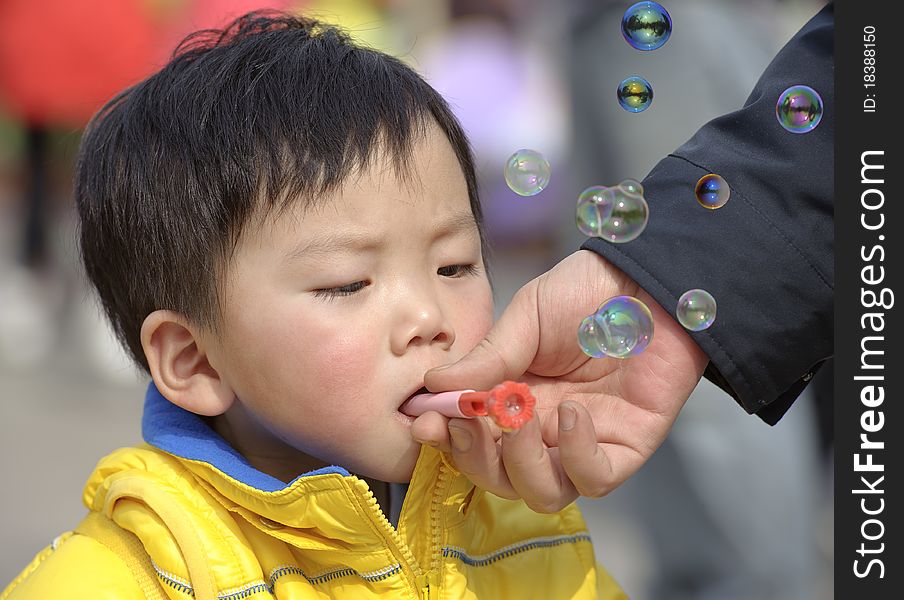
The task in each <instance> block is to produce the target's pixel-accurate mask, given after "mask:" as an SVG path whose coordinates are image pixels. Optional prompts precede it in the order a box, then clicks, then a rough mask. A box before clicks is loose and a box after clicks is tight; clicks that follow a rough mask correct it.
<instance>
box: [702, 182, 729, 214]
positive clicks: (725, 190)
mask: <svg viewBox="0 0 904 600" xmlns="http://www.w3.org/2000/svg"><path fill="white" fill-rule="evenodd" d="M694 193H695V194H696V195H697V202H699V203H700V206H702V207H703V208H708V209H710V210H716V209H717V208H722V207H723V206H725V203H726V202H728V198H729V197H730V196H731V188H729V187H728V182H727V181H725V180H724V179H723V178H722V177H721V176H719V175H716V174H715V173H710V174H708V175H704V176H703V177H701V178H700V179H699V181H697V187H696V188H695V189H694Z"/></svg>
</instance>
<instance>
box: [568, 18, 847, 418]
mask: <svg viewBox="0 0 904 600" xmlns="http://www.w3.org/2000/svg"><path fill="white" fill-rule="evenodd" d="M833 31H834V14H833V7H832V5H829V6H827V7H826V8H824V9H823V10H822V11H821V12H820V13H819V14H817V15H816V16H815V17H814V18H813V19H812V20H810V22H808V23H807V24H806V25H805V26H804V28H803V29H802V30H801V31H800V32H798V33H797V35H795V36H794V38H792V39H791V41H790V42H788V44H787V45H786V46H785V47H784V48H783V49H782V50H781V52H779V54H778V55H777V56H776V57H775V59H774V60H773V61H772V63H770V65H769V66H768V67H767V69H766V71H765V73H764V74H763V75H762V77H761V78H760V80H759V82H758V83H757V85H756V87H755V89H754V90H753V93H752V94H751V95H750V97H749V98H748V100H747V102H746V104H745V106H744V107H743V108H742V109H740V110H738V111H735V112H733V113H730V114H727V115H724V116H722V117H719V118H717V119H715V120H713V121H711V122H709V123H707V124H706V125H704V126H703V127H702V128H701V129H700V130H699V131H698V132H697V133H696V134H695V135H694V137H693V138H691V140H690V141H688V142H687V143H686V144H684V145H683V146H681V147H680V148H679V149H678V150H676V151H675V152H674V153H673V154H671V155H669V156H668V157H666V158H665V159H664V160H662V161H661V162H660V163H659V164H658V165H657V166H656V167H655V168H654V169H653V170H652V171H651V172H650V174H649V175H648V176H647V178H646V179H645V180H644V181H643V186H644V194H645V197H646V199H647V201H648V203H649V206H650V217H649V222H648V224H647V228H646V230H645V231H644V233H643V234H642V235H641V236H640V237H638V238H637V239H635V240H633V241H631V242H628V243H625V244H612V243H608V242H606V241H603V240H601V239H599V238H593V239H590V240H588V241H587V242H586V243H585V244H584V245H583V246H582V247H583V248H585V249H589V250H592V251H594V252H597V253H598V254H600V255H601V256H603V257H604V258H605V259H607V260H608V261H609V262H611V263H612V264H614V265H615V266H617V267H619V268H620V269H622V270H623V271H625V272H626V273H627V274H628V275H629V276H631V277H632V278H633V279H634V280H635V281H637V282H638V283H639V284H640V285H641V287H643V288H644V289H645V290H646V291H647V292H649V293H650V294H651V295H652V296H653V297H654V298H655V299H656V300H657V301H658V302H659V303H660V304H661V305H662V306H663V307H664V308H665V309H666V310H667V311H668V312H670V313H672V314H674V312H675V307H676V305H677V302H678V298H679V296H681V294H682V293H684V292H685V291H687V290H689V289H693V288H703V289H705V290H707V291H708V292H710V293H711V294H712V295H713V296H714V297H715V299H716V302H717V305H718V309H717V317H716V321H715V323H714V324H713V325H712V327H710V328H709V329H707V330H705V331H702V332H697V333H693V332H692V333H690V335H692V336H693V337H694V339H695V341H696V342H697V344H698V345H699V346H700V348H702V349H703V351H704V352H706V354H707V355H708V356H709V358H710V364H709V366H708V367H707V370H706V373H705V375H706V377H707V378H708V379H710V380H711V381H713V382H714V383H716V384H717V385H719V387H721V388H722V389H723V390H725V391H726V392H728V393H729V394H730V395H731V396H732V397H734V398H735V399H736V400H737V401H738V403H740V404H741V406H742V407H743V408H744V409H746V410H747V412H750V413H756V414H758V415H759V416H760V417H761V418H763V420H765V421H766V422H768V423H770V424H774V423H775V422H777V421H778V419H780V418H781V416H782V415H783V414H784V413H785V411H787V409H788V408H789V407H790V406H791V404H792V403H793V402H794V400H795V399H796V398H797V396H798V395H799V394H800V392H801V391H802V390H803V389H804V387H805V386H806V384H807V382H808V381H809V380H810V378H811V377H812V375H813V373H814V372H815V370H816V369H818V368H819V367H820V366H821V364H822V363H823V362H824V361H825V360H826V359H827V358H829V357H831V356H832V354H833V347H832V343H833V323H832V319H833V314H832V313H833V290H834V266H833V263H834V254H833V253H834V228H833V206H832V203H833V188H834V182H833V160H834V158H833V151H834V148H833V141H834V139H833V138H834V114H833V110H834V108H835V106H834V103H833V81H834V73H833V55H832V52H833ZM797 84H804V85H808V86H810V87H812V88H813V89H815V90H816V91H817V92H818V93H819V94H820V95H821V97H822V100H823V105H824V111H823V118H822V121H821V122H820V123H819V124H818V125H817V127H816V128H815V129H813V130H812V131H810V132H809V133H805V134H794V133H790V132H788V131H785V129H783V128H782V127H781V125H780V124H779V122H778V120H777V118H776V115H775V105H776V102H777V100H778V98H779V96H780V95H781V93H782V92H783V91H784V90H785V89H787V88H788V87H790V86H792V85H797ZM698 85H699V87H700V93H701V94H705V93H708V91H707V89H706V82H705V81H700V82H698ZM707 173H717V174H719V175H721V176H722V177H723V178H725V180H726V181H727V182H728V185H729V187H730V189H731V196H730V199H729V201H728V203H727V204H725V206H723V207H722V208H719V209H717V210H708V209H706V208H703V207H702V206H700V205H699V204H698V203H697V200H696V197H695V195H694V189H695V186H696V183H697V180H698V179H699V178H700V177H702V176H703V175H705V174H707Z"/></svg>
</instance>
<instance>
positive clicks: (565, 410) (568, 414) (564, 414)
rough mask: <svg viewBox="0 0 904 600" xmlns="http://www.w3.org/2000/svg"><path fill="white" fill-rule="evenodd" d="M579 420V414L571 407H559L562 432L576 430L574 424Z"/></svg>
mask: <svg viewBox="0 0 904 600" xmlns="http://www.w3.org/2000/svg"><path fill="white" fill-rule="evenodd" d="M577 418H578V413H576V412H575V411H574V409H573V408H571V407H570V406H563V405H561V404H560V405H559V429H561V430H562V431H571V430H572V429H574V422H575V421H576V420H577Z"/></svg>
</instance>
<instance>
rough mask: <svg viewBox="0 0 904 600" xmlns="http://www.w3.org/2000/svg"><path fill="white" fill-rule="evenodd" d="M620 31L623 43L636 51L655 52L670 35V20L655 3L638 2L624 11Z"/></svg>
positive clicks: (667, 14)
mask: <svg viewBox="0 0 904 600" xmlns="http://www.w3.org/2000/svg"><path fill="white" fill-rule="evenodd" d="M621 30H622V35H623V36H625V41H626V42H628V43H629V44H631V45H632V46H633V47H635V48H637V49H638V50H655V49H656V48H659V47H661V46H662V45H663V44H665V43H666V42H667V41H668V39H669V36H670V35H672V18H671V17H670V16H669V13H668V12H667V11H666V9H664V8H662V6H661V5H659V4H658V3H656V2H638V3H637V4H634V5H633V6H631V7H630V8H628V10H626V11H625V16H623V17H622V22H621Z"/></svg>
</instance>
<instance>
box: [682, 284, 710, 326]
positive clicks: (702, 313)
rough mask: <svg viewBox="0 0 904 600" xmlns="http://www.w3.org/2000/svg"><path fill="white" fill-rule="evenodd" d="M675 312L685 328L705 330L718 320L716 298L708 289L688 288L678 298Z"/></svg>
mask: <svg viewBox="0 0 904 600" xmlns="http://www.w3.org/2000/svg"><path fill="white" fill-rule="evenodd" d="M675 314H676V315H677V316H678V322H679V323H681V325H683V326H684V328H685V329H690V330H691V331H703V330H704V329H708V328H709V326H710V325H712V324H713V322H714V321H715V320H716V299H715V298H713V297H712V294H710V293H709V292H707V291H706V290H700V289H695V290H688V291H686V292H684V293H683V294H681V298H679V299H678V308H677V309H675Z"/></svg>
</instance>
